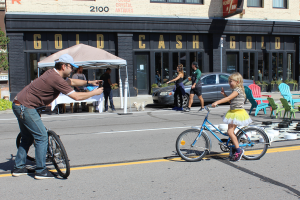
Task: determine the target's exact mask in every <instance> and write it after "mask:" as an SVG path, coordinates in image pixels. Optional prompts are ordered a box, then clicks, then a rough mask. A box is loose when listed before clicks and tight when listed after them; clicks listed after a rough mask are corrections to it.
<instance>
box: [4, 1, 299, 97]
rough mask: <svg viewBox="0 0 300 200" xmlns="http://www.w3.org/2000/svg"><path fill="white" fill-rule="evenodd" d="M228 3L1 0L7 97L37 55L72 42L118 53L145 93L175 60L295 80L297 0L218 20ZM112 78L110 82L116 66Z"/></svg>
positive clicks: (32, 68)
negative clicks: (6, 53)
mask: <svg viewBox="0 0 300 200" xmlns="http://www.w3.org/2000/svg"><path fill="white" fill-rule="evenodd" d="M230 2H231V0H43V1H39V0H7V1H6V18H5V22H6V32H7V36H8V37H9V38H10V40H11V42H10V43H9V62H10V79H9V80H10V91H11V98H12V97H14V95H15V94H17V93H18V92H19V91H20V90H21V89H22V88H23V87H24V86H25V85H27V84H28V83H30V81H32V80H33V79H34V78H36V76H37V62H38V61H39V60H41V59H42V58H43V57H45V56H48V55H51V54H52V53H55V52H57V51H59V50H61V49H65V48H68V47H70V46H73V45H75V44H78V43H84V44H88V45H91V46H94V47H98V48H102V49H104V50H106V51H108V52H111V53H113V54H115V55H117V56H119V57H121V58H123V59H126V60H127V63H128V75H129V84H130V86H131V87H136V88H137V89H138V94H149V93H150V87H151V84H153V83H154V82H155V73H156V71H158V72H159V73H160V74H161V76H162V77H163V78H162V79H161V81H162V82H166V81H167V80H169V79H171V78H172V77H174V76H175V72H176V66H177V65H178V63H182V64H183V65H184V66H185V71H186V74H187V75H189V74H190V73H191V71H190V65H191V63H192V62H193V61H197V62H198V63H199V65H200V69H201V70H202V72H213V71H223V72H228V73H232V72H234V71H238V72H240V73H241V74H242V75H243V76H244V78H248V79H254V80H259V71H260V72H261V73H262V78H261V79H262V81H266V82H271V81H274V80H282V81H284V80H286V79H296V80H298V79H299V78H298V77H299V75H300V74H299V65H298V64H299V33H300V24H299V19H300V10H299V1H298V0H269V1H264V0H244V1H243V3H244V4H243V12H242V13H241V14H238V15H234V16H232V17H230V18H223V4H228V3H230ZM221 41H223V46H222V45H220V43H221ZM101 73H103V71H101V70H94V71H93V70H89V71H88V72H87V75H88V78H89V79H93V78H97V77H99V76H100V74H101ZM121 73H122V76H121V77H125V73H126V72H125V70H121ZM112 80H113V82H117V81H118V71H114V72H113V74H112Z"/></svg>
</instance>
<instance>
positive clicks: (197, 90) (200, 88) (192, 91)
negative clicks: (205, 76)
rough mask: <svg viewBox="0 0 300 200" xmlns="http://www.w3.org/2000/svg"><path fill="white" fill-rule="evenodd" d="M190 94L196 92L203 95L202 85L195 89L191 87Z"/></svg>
mask: <svg viewBox="0 0 300 200" xmlns="http://www.w3.org/2000/svg"><path fill="white" fill-rule="evenodd" d="M190 94H195V95H197V96H201V95H202V87H195V88H194V89H191V92H190Z"/></svg>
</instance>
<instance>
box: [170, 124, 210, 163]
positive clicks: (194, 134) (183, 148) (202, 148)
mask: <svg viewBox="0 0 300 200" xmlns="http://www.w3.org/2000/svg"><path fill="white" fill-rule="evenodd" d="M198 135H199V130H198V129H189V130H186V131H183V132H182V133H181V134H180V135H179V136H178V138H177V140H176V150H177V153H178V155H179V156H180V157H181V158H182V159H184V160H186V161H189V162H195V161H199V160H201V159H202V158H203V157H205V155H206V154H207V152H208V150H209V140H208V139H207V138H206V137H205V135H204V134H202V135H201V136H200V137H199V138H198Z"/></svg>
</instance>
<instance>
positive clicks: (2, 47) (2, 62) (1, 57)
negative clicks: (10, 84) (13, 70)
mask: <svg viewBox="0 0 300 200" xmlns="http://www.w3.org/2000/svg"><path fill="white" fill-rule="evenodd" d="M9 41H10V40H9V38H8V37H6V36H5V34H4V32H3V31H1V28H0V70H7V69H8V68H9V65H8V60H7V54H8V52H7V44H8V43H9Z"/></svg>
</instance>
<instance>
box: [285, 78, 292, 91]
mask: <svg viewBox="0 0 300 200" xmlns="http://www.w3.org/2000/svg"><path fill="white" fill-rule="evenodd" d="M284 83H285V84H287V85H288V86H289V87H290V91H294V81H293V79H286V80H285V81H284Z"/></svg>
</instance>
